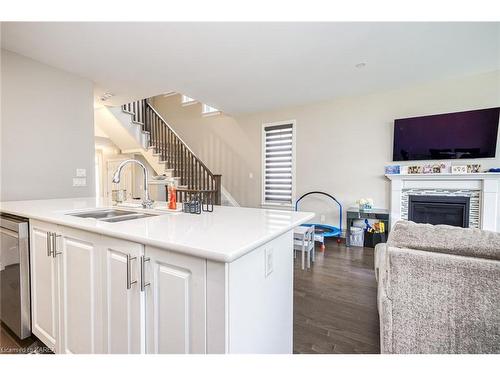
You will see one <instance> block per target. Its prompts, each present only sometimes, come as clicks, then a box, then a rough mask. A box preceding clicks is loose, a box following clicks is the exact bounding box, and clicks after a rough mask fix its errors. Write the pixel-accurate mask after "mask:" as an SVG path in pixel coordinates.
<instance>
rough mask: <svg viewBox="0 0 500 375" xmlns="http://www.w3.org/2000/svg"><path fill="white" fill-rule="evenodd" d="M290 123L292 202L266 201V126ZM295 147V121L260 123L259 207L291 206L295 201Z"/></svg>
mask: <svg viewBox="0 0 500 375" xmlns="http://www.w3.org/2000/svg"><path fill="white" fill-rule="evenodd" d="M290 124H291V125H292V202H291V203H278V202H274V203H273V202H271V203H270V202H266V195H265V193H266V130H265V129H266V127H267V126H276V125H290ZM296 149H297V121H296V120H287V121H276V122H266V123H263V124H262V129H261V142H260V155H261V156H260V157H261V164H260V170H261V181H260V185H261V190H260V205H261V207H264V208H265V207H272V208H280V207H281V208H293V206H294V204H295V203H294V202H295V192H296V190H295V187H296V181H295V180H296V175H297V174H296Z"/></svg>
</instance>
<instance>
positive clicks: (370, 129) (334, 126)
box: [154, 71, 500, 224]
mask: <svg viewBox="0 0 500 375" xmlns="http://www.w3.org/2000/svg"><path fill="white" fill-rule="evenodd" d="M298 89H300V88H298ZM154 105H155V106H156V107H157V108H158V110H159V111H160V113H161V114H162V115H163V116H164V117H165V118H166V120H167V121H168V122H169V123H170V124H171V125H172V126H173V127H174V128H175V129H176V131H178V133H179V134H180V136H181V137H183V138H184V139H185V141H186V142H187V143H188V145H189V146H190V147H191V148H192V149H193V151H194V152H196V153H197V154H198V155H199V156H200V157H201V158H202V160H204V161H205V162H206V164H207V166H208V167H209V168H212V170H213V171H214V172H217V173H221V174H222V181H223V182H222V183H223V185H224V186H225V187H226V188H227V189H228V190H229V192H230V193H231V194H232V195H233V196H234V197H235V198H236V200H237V201H238V202H239V203H240V204H241V205H242V206H253V207H257V206H259V205H260V202H261V197H260V195H261V164H260V163H261V129H262V123H267V122H275V121H282V120H291V119H295V120H296V121H297V166H296V168H297V169H296V173H297V176H296V187H297V194H298V196H300V195H301V194H303V193H305V192H308V191H311V190H323V191H325V192H328V193H330V194H333V195H334V196H335V197H337V199H339V200H340V201H341V202H342V203H343V205H344V208H347V207H349V206H352V205H354V204H355V201H356V200H357V199H359V198H361V197H371V198H373V199H374V200H375V205H376V206H377V207H384V208H388V206H389V183H388V181H387V180H386V179H385V177H384V176H383V174H384V166H385V165H387V164H390V163H391V160H392V131H393V123H394V119H396V118H403V117H411V116H420V115H427V114H437V113H446V112H454V111H463V110H469V109H479V108H488V107H494V106H499V105H500V71H495V72H491V73H487V74H481V75H476V76H471V77H465V78H462V79H456V80H450V81H438V82H431V83H428V84H425V85H420V86H416V87H409V88H404V89H399V90H393V91H387V92H379V93H374V94H370V95H365V96H358V97H348V98H343V99H337V100H331V101H326V102H320V103H313V104H308V105H303V106H296V107H290V108H283V109H280V110H276V111H269V112H263V113H255V114H249V115H244V116H236V117H234V118H233V117H229V116H222V117H207V118H203V117H201V116H200V110H201V109H200V106H199V105H194V106H189V107H182V106H180V98H179V97H178V96H174V97H167V98H164V97H157V98H155V100H154ZM470 162H474V160H470ZM478 162H479V163H480V164H482V165H483V167H484V168H489V167H492V166H497V167H500V147H499V148H498V150H497V157H496V158H493V159H480V160H478ZM413 164H415V162H413ZM250 174H252V175H253V178H250V177H249V176H250ZM301 208H304V209H310V210H313V211H315V212H316V213H317V214H318V217H317V218H316V219H315V221H319V220H320V217H321V215H322V214H324V215H325V216H326V222H330V223H333V224H336V223H337V220H338V219H337V214H336V211H335V210H336V208H335V206H333V205H331V204H330V203H329V202H328V201H326V200H324V199H308V201H307V202H306V203H305V204H304V205H303V206H301Z"/></svg>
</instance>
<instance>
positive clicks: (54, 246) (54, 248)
mask: <svg viewBox="0 0 500 375" xmlns="http://www.w3.org/2000/svg"><path fill="white" fill-rule="evenodd" d="M57 237H61V235H60V234H56V233H52V257H53V258H55V257H56V256H58V255H59V254H62V252H60V251H59V252H58V251H57Z"/></svg>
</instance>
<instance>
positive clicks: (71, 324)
mask: <svg viewBox="0 0 500 375" xmlns="http://www.w3.org/2000/svg"><path fill="white" fill-rule="evenodd" d="M60 232H61V234H62V236H61V237H59V238H58V241H57V248H56V249H57V253H56V254H57V261H58V266H59V267H60V268H59V269H60V277H59V280H60V287H59V296H60V302H59V306H60V310H59V311H60V314H59V322H60V323H59V325H60V327H61V335H60V336H61V337H60V339H61V340H60V350H59V351H60V352H61V353H67V354H70V353H75V354H92V353H102V352H103V349H102V346H103V345H102V343H103V330H102V313H101V312H102V310H101V309H102V306H101V294H100V293H101V288H100V286H101V282H100V279H101V277H100V276H101V268H100V251H99V250H100V249H99V247H98V246H99V242H100V241H101V237H100V236H99V235H96V234H93V233H90V232H85V231H80V230H76V229H73V228H66V227H60Z"/></svg>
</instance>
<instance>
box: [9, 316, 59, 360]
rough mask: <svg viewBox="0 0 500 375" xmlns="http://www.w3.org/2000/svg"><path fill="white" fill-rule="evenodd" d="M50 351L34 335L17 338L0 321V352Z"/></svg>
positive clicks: (39, 352)
mask: <svg viewBox="0 0 500 375" xmlns="http://www.w3.org/2000/svg"><path fill="white" fill-rule="evenodd" d="M47 353H52V352H51V351H50V349H49V348H47V347H46V346H45V345H44V344H43V343H42V342H41V341H40V340H38V339H37V338H36V337H35V336H31V337H28V338H27V339H25V340H19V339H18V338H17V337H16V335H15V334H14V333H13V332H11V331H10V329H9V328H7V327H6V326H4V324H3V323H0V354H47Z"/></svg>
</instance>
